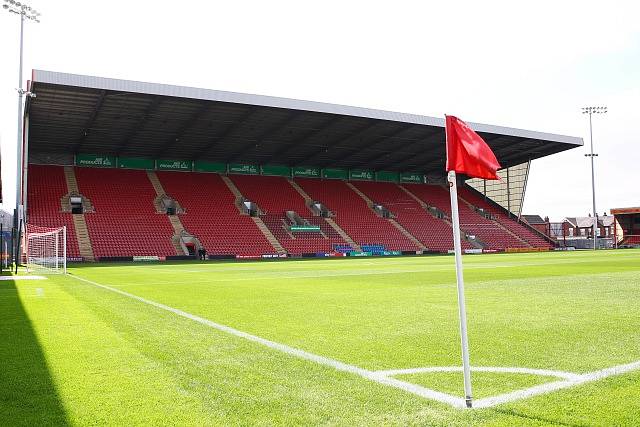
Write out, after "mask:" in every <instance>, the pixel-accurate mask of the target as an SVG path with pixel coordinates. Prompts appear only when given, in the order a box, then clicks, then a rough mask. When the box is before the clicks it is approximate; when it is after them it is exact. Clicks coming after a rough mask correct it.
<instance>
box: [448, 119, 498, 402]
mask: <svg viewBox="0 0 640 427" xmlns="http://www.w3.org/2000/svg"><path fill="white" fill-rule="evenodd" d="M445 133H446V139H447V143H446V146H447V166H446V170H447V172H449V173H448V175H447V181H448V182H449V195H450V197H451V220H452V223H453V224H452V228H453V248H454V252H455V255H456V280H457V283H458V312H459V316H460V341H461V344H462V368H463V369H462V370H463V373H464V394H465V401H466V404H467V407H469V408H471V406H472V402H473V399H472V394H471V365H470V363H469V340H468V338H467V309H466V307H465V299H464V276H463V271H462V249H461V243H460V217H459V214H458V188H457V184H456V172H460V173H464V174H465V175H467V176H470V177H473V178H484V179H500V177H499V176H498V175H497V174H496V172H497V170H498V169H500V163H498V160H497V159H496V156H495V155H494V154H493V151H491V148H489V146H488V145H487V143H486V142H484V140H483V139H482V138H481V137H480V135H478V134H477V133H475V132H474V131H473V129H471V128H470V127H469V125H467V124H466V123H465V122H463V121H462V120H460V119H459V118H457V117H454V116H445Z"/></svg>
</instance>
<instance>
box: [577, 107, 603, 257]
mask: <svg viewBox="0 0 640 427" xmlns="http://www.w3.org/2000/svg"><path fill="white" fill-rule="evenodd" d="M606 113H607V107H582V114H588V115H589V140H590V142H591V153H590V154H585V157H591V197H592V201H593V249H594V250H595V249H596V248H597V243H596V242H597V237H596V236H597V230H598V213H597V212H596V178H595V172H594V166H593V158H594V157H596V156H597V154H593V125H592V121H591V116H592V115H594V114H606Z"/></svg>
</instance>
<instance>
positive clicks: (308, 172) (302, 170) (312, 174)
mask: <svg viewBox="0 0 640 427" xmlns="http://www.w3.org/2000/svg"><path fill="white" fill-rule="evenodd" d="M293 176H299V177H301V178H320V168H314V167H311V166H296V167H294V168H293Z"/></svg>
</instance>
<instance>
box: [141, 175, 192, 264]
mask: <svg viewBox="0 0 640 427" xmlns="http://www.w3.org/2000/svg"><path fill="white" fill-rule="evenodd" d="M147 177H148V178H149V181H150V182H151V185H152V186H153V189H154V190H155V192H156V198H155V199H154V205H155V207H156V212H158V213H162V211H161V209H160V203H159V201H160V200H161V199H162V198H163V197H168V196H167V192H166V191H165V190H164V187H163V186H162V183H161V182H160V179H158V175H156V173H155V172H154V171H147ZM180 211H182V209H181V208H180ZM167 218H168V219H169V222H170V223H171V226H172V227H173V232H174V234H173V236H171V245H172V246H173V249H174V250H175V251H176V255H189V251H188V250H187V248H186V247H185V246H184V245H183V244H182V236H188V237H193V236H191V234H190V233H189V232H188V231H187V230H185V228H184V225H182V222H181V221H180V217H179V216H178V215H167Z"/></svg>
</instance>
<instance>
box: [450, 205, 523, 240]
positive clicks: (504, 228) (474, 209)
mask: <svg viewBox="0 0 640 427" xmlns="http://www.w3.org/2000/svg"><path fill="white" fill-rule="evenodd" d="M458 199H459V200H460V201H461V202H462V203H464V204H466V205H467V206H468V207H469V208H470V209H471V210H473V211H474V212H476V213H477V214H478V215H480V216H482V215H481V214H480V213H479V212H477V211H476V207H475V206H474V205H473V204H472V203H469V202H468V201H467V200H466V199H465V198H463V197H458ZM490 221H493V223H494V224H495V225H496V226H497V227H499V228H501V229H502V231H504V232H505V233H507V234H510V235H511V236H512V237H513V238H514V239H517V240H518V241H520V243H522V244H523V245H524V247H527V248H532V247H533V245H532V244H531V243H529V242H527V241H526V240H524V239H523V238H522V237H520V236H518V235H517V234H516V233H514V232H513V231H511V230H510V229H508V228H507V227H505V226H504V225H503V224H501V223H500V222H498V221H496V220H493V219H491V220H490Z"/></svg>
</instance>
